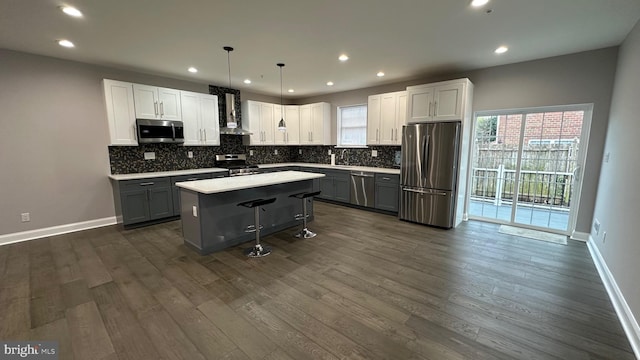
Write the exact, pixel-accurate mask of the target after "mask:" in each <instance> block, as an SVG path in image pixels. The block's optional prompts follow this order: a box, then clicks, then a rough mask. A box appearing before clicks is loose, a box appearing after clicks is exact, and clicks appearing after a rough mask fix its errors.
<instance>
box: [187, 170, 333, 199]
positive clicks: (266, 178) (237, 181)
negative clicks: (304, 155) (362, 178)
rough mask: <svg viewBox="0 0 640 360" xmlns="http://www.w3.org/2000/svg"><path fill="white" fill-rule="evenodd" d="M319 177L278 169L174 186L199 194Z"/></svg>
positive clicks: (319, 175) (313, 174) (307, 173)
mask: <svg viewBox="0 0 640 360" xmlns="http://www.w3.org/2000/svg"><path fill="white" fill-rule="evenodd" d="M321 177H324V174H315V173H309V172H302V171H279V172H274V173H266V174H255V175H244V176H233V177H226V178H218V179H206V180H196V181H187V182H179V183H176V186H178V187H181V188H183V189H187V190H191V191H195V192H198V193H201V194H215V193H222V192H227V191H233V190H243V189H252V188H257V187H260V186H268V185H276V184H282V183H288V182H296V181H303V180H313V179H318V178H321Z"/></svg>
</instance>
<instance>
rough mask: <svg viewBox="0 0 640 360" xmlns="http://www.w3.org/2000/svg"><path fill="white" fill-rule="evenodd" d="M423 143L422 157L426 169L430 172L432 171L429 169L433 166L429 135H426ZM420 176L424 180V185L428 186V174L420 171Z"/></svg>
mask: <svg viewBox="0 0 640 360" xmlns="http://www.w3.org/2000/svg"><path fill="white" fill-rule="evenodd" d="M422 139H423V142H422V157H423V159H424V160H422V161H423V163H424V169H425V170H426V171H430V170H431V169H430V168H429V167H430V166H431V164H429V145H430V144H429V142H430V140H431V139H430V136H429V135H425V136H424V137H423V138H422ZM420 175H421V176H422V178H423V180H422V183H423V184H426V183H427V179H426V176H425V175H426V174H425V171H423V170H422V169H420Z"/></svg>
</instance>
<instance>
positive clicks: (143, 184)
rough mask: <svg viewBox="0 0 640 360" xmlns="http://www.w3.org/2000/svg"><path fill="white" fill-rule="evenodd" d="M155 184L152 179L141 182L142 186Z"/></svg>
mask: <svg viewBox="0 0 640 360" xmlns="http://www.w3.org/2000/svg"><path fill="white" fill-rule="evenodd" d="M153 184H154V183H153V182H152V181H150V182H143V183H140V186H150V185H153Z"/></svg>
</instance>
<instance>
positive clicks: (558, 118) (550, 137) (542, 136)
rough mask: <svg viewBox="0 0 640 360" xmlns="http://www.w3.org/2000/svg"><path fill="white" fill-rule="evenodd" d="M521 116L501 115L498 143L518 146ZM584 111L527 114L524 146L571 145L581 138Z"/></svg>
mask: <svg viewBox="0 0 640 360" xmlns="http://www.w3.org/2000/svg"><path fill="white" fill-rule="evenodd" d="M522 117H523V115H521V114H515V115H500V116H498V124H497V130H496V142H497V143H499V144H510V145H517V144H518V142H519V140H520V132H521V129H522V123H523V121H522ZM583 118H584V112H583V111H565V112H548V113H534V114H527V119H526V120H527V127H526V128H525V134H524V144H525V145H527V144H532V145H534V144H535V145H537V144H556V143H570V142H572V141H575V140H576V139H579V138H580V133H581V131H582V121H583Z"/></svg>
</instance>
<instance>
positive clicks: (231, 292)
mask: <svg viewBox="0 0 640 360" xmlns="http://www.w3.org/2000/svg"><path fill="white" fill-rule="evenodd" d="M267 211H268V208H267ZM315 215H316V219H315V221H313V222H312V223H310V228H311V229H312V230H313V231H315V232H317V233H318V236H317V237H316V238H314V239H310V240H297V239H294V238H292V237H291V233H293V232H294V230H295V229H290V230H288V231H284V232H281V233H278V234H276V235H272V236H269V237H267V238H265V239H264V242H265V243H268V244H270V245H272V246H273V248H274V252H273V254H272V255H270V256H268V257H266V258H262V259H246V258H245V257H244V256H243V255H242V251H241V248H243V247H246V246H247V245H246V244H245V245H243V246H241V247H236V248H232V249H229V250H227V251H223V252H220V253H215V254H212V255H208V256H199V255H197V254H196V253H195V252H193V251H191V250H189V249H187V248H186V247H185V246H184V245H183V243H182V238H181V228H180V222H179V221H174V222H170V223H165V224H160V225H154V226H150V227H146V228H140V229H135V230H122V229H121V228H120V227H117V226H111V227H105V228H100V229H95V230H89V231H83V232H78V233H73V234H68V235H62V236H56V237H52V238H47V239H40V240H33V241H28V242H23V243H18V244H13V245H7V246H1V247H0V274H2V276H1V277H0V309H1V310H0V339H3V340H28V339H32V340H57V341H58V342H59V344H60V351H61V353H60V359H64V360H66V359H81V360H87V359H136V360H140V359H274V360H275V359H296V360H298V359H343V358H345V359H434V360H440V359H635V357H634V355H633V353H632V350H631V347H630V345H629V342H628V340H627V338H626V336H625V334H624V333H623V330H622V328H621V326H620V323H619V321H618V318H617V316H616V314H615V312H614V310H613V307H612V305H611V303H610V301H609V298H608V296H607V293H606V291H605V289H604V286H603V285H602V282H601V281H600V279H599V277H598V274H597V271H596V269H595V267H594V265H593V263H592V261H591V259H590V257H589V252H588V250H587V247H586V245H585V244H583V243H577V242H573V241H570V242H569V244H568V245H566V246H563V245H557V244H552V243H546V242H540V241H535V240H529V239H525V238H518V237H514V236H509V235H504V234H500V233H498V232H497V230H498V226H496V225H493V224H485V223H480V222H468V223H464V224H463V225H461V226H460V227H459V228H457V229H454V230H439V229H434V228H430V227H425V226H420V225H416V224H410V223H406V222H401V221H398V220H397V219H396V218H395V217H392V216H388V215H382V214H377V213H371V212H365V211H360V210H356V209H351V208H346V207H341V206H336V205H331V204H326V203H321V202H316V203H315Z"/></svg>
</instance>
